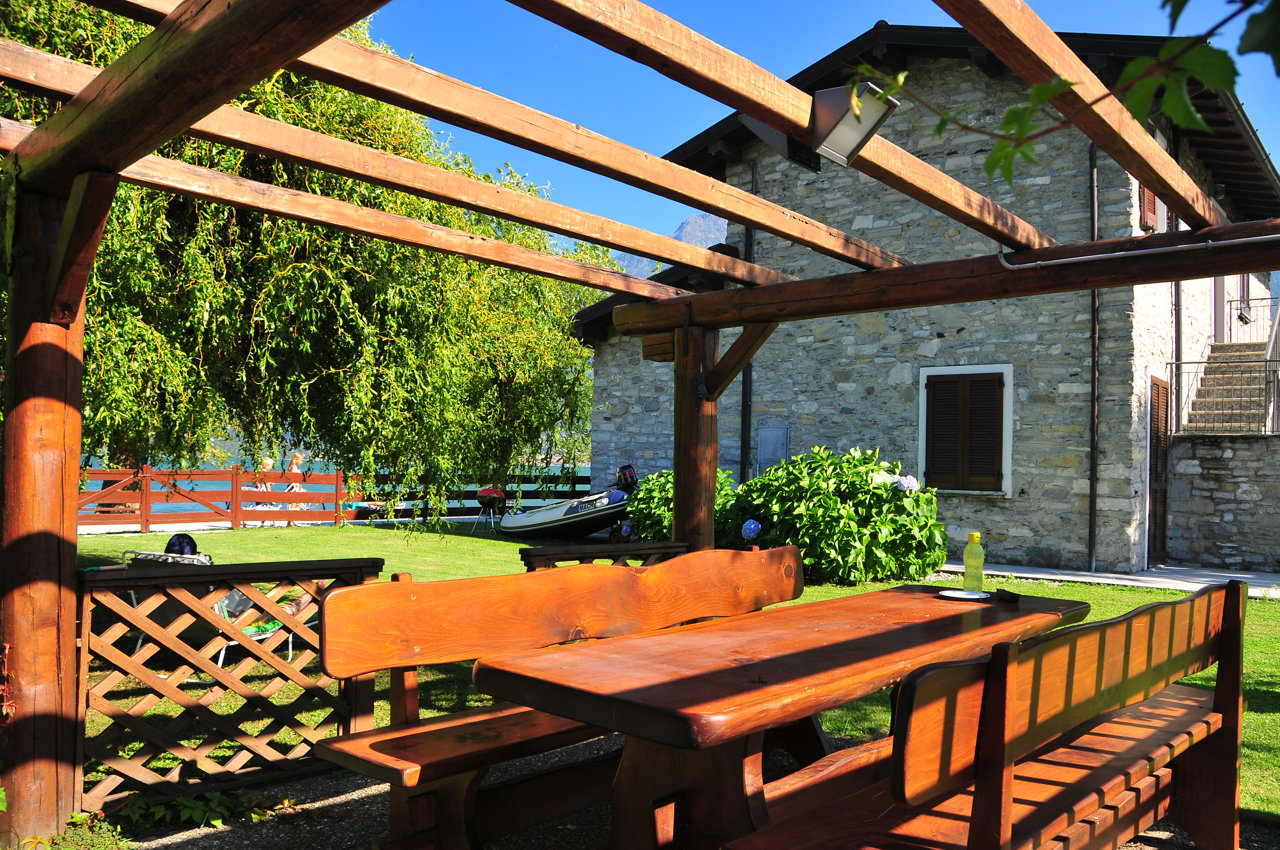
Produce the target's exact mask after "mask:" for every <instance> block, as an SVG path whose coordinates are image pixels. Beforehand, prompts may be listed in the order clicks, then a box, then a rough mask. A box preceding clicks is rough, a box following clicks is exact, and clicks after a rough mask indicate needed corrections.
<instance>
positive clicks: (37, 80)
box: [0, 39, 793, 297]
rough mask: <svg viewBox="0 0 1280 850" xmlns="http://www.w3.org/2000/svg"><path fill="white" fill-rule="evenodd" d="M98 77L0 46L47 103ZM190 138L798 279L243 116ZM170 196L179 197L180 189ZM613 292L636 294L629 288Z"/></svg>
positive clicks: (725, 272) (762, 275) (697, 262)
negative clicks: (50, 98)
mask: <svg viewBox="0 0 1280 850" xmlns="http://www.w3.org/2000/svg"><path fill="white" fill-rule="evenodd" d="M97 74H98V69H96V68H93V67H91V66H89V65H84V64H81V63H79V62H74V61H72V60H70V59H64V58H62V57H60V56H54V55H52V54H49V53H44V52H42V51H39V50H34V49H32V48H30V47H27V46H26V45H22V44H18V43H16V42H12V41H8V40H6V39H0V79H6V80H8V81H9V82H11V83H13V84H15V85H19V86H22V87H24V88H28V89H31V90H33V91H36V92H38V93H40V94H43V95H46V96H50V97H56V98H63V97H68V98H69V97H74V96H75V95H76V94H77V93H79V92H80V91H81V90H82V89H83V88H85V87H86V86H88V85H89V83H90V82H91V81H92V80H93V78H94V77H95V76H97ZM187 134H188V135H191V136H195V137H198V138H202V139H207V140H208V141H211V142H218V143H220V144H224V145H230V146H232V147H238V148H242V149H244V150H248V151H253V152H254V153H258V154H261V155H263V156H267V157H271V158H274V159H280V160H287V161H289V162H294V163H297V164H299V165H304V166H308V167H311V168H319V169H322V170H324V171H328V172H330V173H333V174H338V175H341V176H344V177H350V178H352V179H354V180H362V181H364V182H366V183H373V184H375V185H379V186H384V187H386V188H388V189H395V190H398V191H402V192H409V193H411V194H415V195H419V196H421V197H424V198H429V199H431V200H434V201H442V202H444V203H448V204H453V205H455V206H460V207H464V208H466V209H470V210H476V211H478V212H483V213H486V214H489V215H494V216H498V217H500V218H505V219H509V220H511V221H517V222H520V223H522V224H528V225H532V226H534V227H541V228H545V229H547V230H552V231H555V232H556V233H561V234H564V235H566V236H572V237H575V238H579V239H585V240H587V241H589V242H595V243H597V244H600V245H604V246H606V247H609V248H617V249H619V250H623V251H629V252H631V253H633V254H639V255H640V256H643V257H649V258H651V259H655V260H661V261H663V262H670V263H674V264H677V265H684V266H689V267H690V268H695V269H699V270H701V271H704V272H707V273H709V274H711V275H714V276H716V277H719V278H724V279H727V280H731V281H734V282H735V283H741V284H744V285H747V286H755V285H759V284H765V283H783V282H785V281H788V280H792V279H793V278H792V277H791V276H790V275H785V274H782V273H780V272H775V271H773V270H772V269H766V268H764V267H763V266H758V265H756V264H754V263H747V262H743V261H742V260H739V259H736V258H734V257H730V256H726V255H725V254H721V253H717V252H715V251H709V250H707V249H705V248H699V247H698V246H696V245H690V244H689V243H687V242H681V241H680V240H678V239H672V238H671V237H669V236H659V235H657V234H654V233H650V232H649V231H647V230H644V229H643V228H639V227H634V226H632V225H629V224H624V223H622V222H618V221H610V220H609V219H607V218H604V217H603V216H598V215H592V214H591V213H588V212H584V211H581V210H577V209H574V208H573V207H567V206H564V205H562V204H557V203H553V202H552V201H549V200H547V199H545V198H540V197H538V196H536V195H529V194H526V193H524V192H517V191H515V190H512V189H507V188H505V187H502V186H498V185H495V184H493V183H488V182H485V181H484V180H477V179H475V178H473V177H467V176H465V175H462V174H459V173H457V172H453V171H449V170H447V169H444V168H438V167H436V166H433V165H428V164H426V163H422V162H417V161H415V160H411V159H407V158H405V157H402V156H396V155H395V154H389V153H385V152H383V151H378V150H371V149H370V148H367V147H364V146H363V145H359V144H356V143H355V142H348V141H346V140H344V139H335V138H332V137H330V136H326V135H325V134H323V133H319V132H316V131H314V130H307V129H305V128H303V127H294V126H293V125H291V124H286V123H284V122H283V121H276V120H273V119H271V118H266V117H264V116H261V115H257V114H254V113H252V112H246V111H244V110H243V109H236V108H234V107H230V106H222V107H219V108H218V109H216V110H214V111H213V113H211V114H210V115H209V116H207V117H205V118H202V119H200V120H199V121H197V122H196V123H195V124H193V125H191V128H190V129H189V130H188V131H187ZM153 188H164V187H160V186H156V187H153ZM167 190H168V191H172V192H177V193H179V194H181V193H182V192H181V190H180V189H178V188H168V189H167ZM420 247H431V246H429V245H422V246H420ZM588 285H594V284H588ZM613 291H619V292H621V291H633V292H634V291H635V290H634V288H629V289H627V290H622V289H615V290H613ZM637 294H638V293H637ZM646 297H658V296H657V295H649V296H646Z"/></svg>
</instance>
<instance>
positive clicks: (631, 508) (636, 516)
mask: <svg viewBox="0 0 1280 850" xmlns="http://www.w3.org/2000/svg"><path fill="white" fill-rule="evenodd" d="M733 499H734V491H733V475H732V474H730V473H729V471H728V470H725V469H719V470H716V520H717V523H716V539H717V540H719V539H720V538H721V537H722V536H723V535H721V533H720V527H719V526H720V523H719V518H720V517H721V516H722V515H724V513H725V511H726V510H727V509H728V508H729V507H730V505H731V504H732V502H733ZM674 504H675V476H674V474H673V473H672V471H671V470H669V469H664V470H662V471H661V472H655V473H653V474H652V475H646V476H645V477H644V478H641V479H640V482H639V486H638V487H637V488H636V490H635V492H633V493H632V494H631V495H629V496H627V518H628V519H629V520H630V522H631V536H632V537H635V538H637V539H639V540H670V539H671V535H672V521H673V517H672V515H673V512H674ZM726 528H727V526H726Z"/></svg>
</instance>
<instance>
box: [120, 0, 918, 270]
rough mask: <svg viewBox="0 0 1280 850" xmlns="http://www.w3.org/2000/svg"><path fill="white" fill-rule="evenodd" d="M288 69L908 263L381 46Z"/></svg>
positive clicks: (755, 219) (792, 232) (855, 253)
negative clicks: (392, 53) (404, 57)
mask: <svg viewBox="0 0 1280 850" xmlns="http://www.w3.org/2000/svg"><path fill="white" fill-rule="evenodd" d="M102 5H103V6H104V8H111V9H113V10H120V11H122V12H124V11H127V13H128V14H131V15H133V14H137V15H138V16H139V18H140V19H143V20H145V19H147V18H149V17H153V16H154V15H155V13H156V11H157V10H159V9H163V8H165V7H167V6H169V5H172V4H171V3H170V2H169V0H145V3H144V2H143V0H137V2H135V0H111V2H109V3H103V4H102ZM288 67H289V68H290V69H291V70H294V71H296V72H298V73H300V74H304V75H306V76H309V77H312V78H314V79H317V80H321V81H323V82H326V83H330V84H332V85H336V86H339V87H341V88H344V89H347V90H348V91H352V92H356V93H357V94H362V95H365V96H366V97H371V98H373V99H375V100H380V101H382V102H384V103H389V104H391V105H393V106H398V107H400V108H401V109H407V110H409V111H411V112H417V113H419V114H421V115H425V116H427V117H429V118H438V119H440V120H442V121H447V122H449V123H450V124H454V125H456V126H458V127H462V128H463V129H466V130H472V131H474V132H477V133H481V134H483V135H486V136H490V137H492V138H495V139H498V140H500V141H504V142H508V143H510V144H513V145H516V146H517V147H521V148H524V149H525V150H530V151H534V152H536V153H540V154H543V155H544V156H548V157H551V158H552V159H557V160H560V161H562V162H567V163H569V164H571V165H575V166H578V167H580V168H584V169H586V170H588V171H592V172H595V173H597V174H601V175H603V176H605V177H609V178H612V179H614V180H617V181H619V182H621V183H626V184H628V185H630V186H635V187H636V188H639V189H643V190H645V191H647V192H653V193H654V194H656V195H661V196H662V197H664V198H669V199H670V200H673V201H679V202H680V203H683V204H688V205H689V206H691V207H694V208H695V209H700V210H703V211H704V212H709V213H713V214H714V215H719V216H723V217H725V218H727V219H729V220H731V221H735V222H738V223H739V224H743V225H746V226H749V227H756V228H759V229H761V230H765V231H768V232H770V233H774V234H776V235H778V236H781V237H782V238H784V239H789V240H791V241H793V242H795V243H796V244H799V245H804V246H806V247H808V248H812V249H813V250H815V251H818V252H819V253H822V254H826V255H828V256H831V257H835V258H837V259H840V260H843V261H845V262H847V263H851V264H852V265H855V266H859V267H861V268H886V267H890V266H899V265H903V263H904V261H903V260H902V259H901V258H900V257H897V256H895V255H894V254H892V253H890V252H888V251H885V250H883V249H881V248H878V247H876V246H875V245H872V244H870V243H868V242H866V241H864V240H862V239H858V238H857V237H856V236H851V235H849V234H847V233H843V232H841V231H840V230H837V229H836V228H834V227H831V226H829V225H826V224H823V223H821V222H819V221H815V220H814V219H811V218H809V217H807V216H802V215H799V214H798V213H795V212H792V211H791V210H788V209H786V208H785V207H781V206H779V205H777V204H774V203H771V202H769V201H766V200H764V199H763V198H759V197H756V196H755V195H752V194H751V193H749V192H743V191H742V190H740V189H736V188H734V187H733V186H729V185H728V184H726V183H722V182H721V181H719V180H715V179H712V178H710V177H707V176H705V175H703V174H699V173H698V172H696V171H692V170H690V169H688V168H684V167H682V166H679V165H676V164H675V163H673V162H668V161H667V160H665V159H662V158H661V157H656V156H653V155H652V154H649V153H646V152H644V151H642V150H639V149H637V148H633V147H630V146H629V145H625V144H622V143H621V142H617V141H614V140H613V139H610V138H608V137H606V136H602V135H600V134H599V133H593V132H592V131H590V130H587V129H586V128H584V127H581V126H579V125H577V124H574V123H572V122H569V121H564V120H562V119H559V118H556V117H554V116H551V115H547V114H546V113H544V112H539V111H538V110H536V109H532V108H530V107H528V106H525V105H524V104H521V103H517V102H515V101H513V100H508V99H507V98H505V97H501V96H499V95H496V94H493V93H492V92H488V91H485V90H484V89H482V88H479V87H477V86H473V85H470V84H468V83H464V82H462V81H461V80H455V79H453V78H452V77H448V76H446V75H444V74H441V73H438V72H436V71H432V70H430V69H428V68H424V67H422V66H421V65H415V64H414V63H413V62H410V61H408V60H406V59H401V58H400V57H397V56H392V55H390V54H387V53H382V52H380V51H377V50H373V49H371V48H368V47H365V46H363V45H360V44H356V43H355V42H353V41H350V40H348V39H345V38H333V39H330V40H329V41H327V42H325V43H324V44H322V45H320V46H319V47H317V48H316V49H314V50H312V51H309V52H308V53H306V54H304V55H302V56H300V57H299V58H298V59H297V60H296V61H294V62H291V63H289V65H288Z"/></svg>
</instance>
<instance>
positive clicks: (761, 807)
mask: <svg viewBox="0 0 1280 850" xmlns="http://www.w3.org/2000/svg"><path fill="white" fill-rule="evenodd" d="M1011 596H1012V595H1011ZM1088 611H1089V606H1088V604H1086V603H1083V602H1074V601H1068V600H1060V599H1047V598H1041V597H1032V596H1020V597H1013V598H1012V599H1008V600H1005V599H997V598H996V597H995V596H993V597H992V598H990V599H988V600H984V601H970V600H958V599H950V598H944V597H942V596H940V595H939V589H938V588H936V587H925V586H904V587H898V588H894V589H891V590H882V591H875V592H871V593H865V594H860V595H856V596H847V597H842V598H839V599H831V600H824V601H820V602H811V603H805V604H800V605H789V606H782V607H776V608H771V609H768V610H765V611H760V612H756V613H751V614H743V615H739V616H734V617H727V618H724V619H720V620H713V621H707V622H702V623H695V624H691V625H687V626H681V627H678V628H675V629H669V630H665V631H661V632H650V633H646V634H638V635H632V636H625V637H618V638H611V639H610V640H607V641H599V642H593V643H580V644H570V645H564V646H557V647H550V648H547V649H541V650H534V651H529V652H519V653H513V654H508V655H498V656H491V657H486V658H481V659H479V660H478V661H477V662H476V665H475V672H474V677H475V684H476V688H477V689H478V690H480V691H482V692H484V693H488V694H492V695H494V696H497V697H501V698H503V699H507V700H510V701H512V702H516V703H520V704H522V705H527V706H532V707H534V708H539V709H542V710H544V711H547V712H551V713H553V714H558V715H561V716H564V717H570V718H573V719H575V720H580V721H583V722H586V723H591V724H594V725H596V726H600V727H602V728H606V729H611V730H615V731H618V732H623V733H626V735H627V740H626V744H625V746H624V750H623V757H622V762H621V765H620V766H619V769H618V774H617V776H616V778H615V780H614V788H613V805H614V822H613V840H612V843H613V846H614V847H615V848H629V847H645V848H649V847H655V846H681V847H719V846H720V845H721V844H722V843H723V842H725V841H727V840H730V839H733V838H736V837H738V836H741V835H745V834H747V833H749V832H751V831H753V830H755V829H759V828H760V827H762V826H766V825H768V824H769V823H770V822H771V818H770V811H769V809H770V806H769V801H768V793H767V789H766V787H765V783H764V781H763V777H762V775H761V755H762V750H763V744H764V733H765V732H766V731H768V730H774V729H780V728H782V727H786V726H790V725H793V724H797V723H801V722H803V721H805V720H806V719H807V718H812V717H814V716H815V715H817V714H818V713H819V712H822V711H825V710H827V709H829V708H835V707H836V706H839V705H843V704H845V703H847V702H850V701H852V700H855V699H857V698H859V697H862V696H866V695H868V694H871V693H874V692H876V691H878V690H880V689H882V688H885V687H888V686H890V685H893V684H894V683H896V682H898V681H899V680H900V679H902V678H903V677H904V676H905V675H906V674H907V673H908V672H910V671H911V670H914V669H915V668H917V667H920V666H922V665H924V664H929V663H933V662H937V661H953V660H962V659H970V658H976V657H980V656H982V655H985V654H986V653H988V652H990V650H991V647H992V646H993V645H994V644H996V643H999V642H1001V641H1018V640H1021V639H1023V638H1026V637H1030V636H1032V635H1035V634H1039V633H1041V632H1046V631H1049V630H1050V629H1052V628H1054V627H1056V626H1059V625H1066V624H1068V623H1074V622H1078V621H1080V620H1083V619H1084V617H1085V616H1086V615H1087V614H1088Z"/></svg>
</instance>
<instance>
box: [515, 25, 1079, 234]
mask: <svg viewBox="0 0 1280 850" xmlns="http://www.w3.org/2000/svg"><path fill="white" fill-rule="evenodd" d="M511 2H513V3H514V4H515V5H517V6H520V7H522V8H524V9H528V10H529V11H530V12H533V13H534V14H536V15H540V16H541V17H544V18H546V19H547V20H549V21H552V22H554V23H557V24H560V25H561V26H563V27H565V28H566V29H570V30H572V31H574V32H577V33H580V34H582V35H584V36H586V37H587V38H590V39H591V40H592V41H595V42H596V43H597V44H600V45H601V46H603V47H607V48H609V49H610V50H613V51H614V52H616V53H620V54H622V55H623V56H626V57H628V58H630V59H635V60H636V61H638V62H643V63H644V64H646V65H648V66H649V67H651V68H653V69H654V70H656V71H658V72H660V73H662V74H665V75H666V76H668V77H670V78H671V79H673V80H675V81H677V82H679V83H683V84H684V85H686V86H688V87H690V88H692V89H694V90H695V91H700V92H702V93H703V94H705V95H708V96H709V97H713V98H715V99H716V100H719V101H720V102H721V103H724V104H725V105H727V106H731V107H733V108H734V109H737V110H738V111H739V112H741V113H743V114H744V115H749V116H751V117H752V118H756V119H758V120H760V121H762V122H764V123H765V124H768V125H769V126H771V127H773V128H775V129H777V130H780V131H781V132H783V133H786V134H787V135H788V136H791V137H792V138H794V139H796V140H798V141H800V142H802V143H804V144H805V145H808V144H809V143H810V142H811V141H812V129H811V128H810V126H809V121H810V113H811V112H812V109H813V97H812V96H811V95H809V93H808V92H805V91H802V90H800V89H798V88H796V87H795V86H793V85H791V84H790V83H788V82H787V81H785V80H783V79H780V78H779V77H776V76H774V75H773V74H770V73H769V72H768V71H766V70H764V69H763V68H761V67H760V66H758V65H756V64H754V63H752V62H749V61H747V60H746V59H744V58H743V57H741V56H739V55H738V54H736V53H734V52H733V51H731V50H728V49H727V48H725V47H722V46H720V45H718V44H716V43H715V42H713V41H710V40H709V39H706V38H704V37H702V36H701V35H699V34H698V33H696V32H694V31H693V30H691V29H689V28H688V27H686V26H684V25H683V24H681V23H679V22H678V21H675V20H672V19H671V18H670V17H668V16H667V15H664V14H662V13H661V12H658V11H657V10H655V9H652V8H650V7H648V6H645V5H643V4H641V3H625V4H623V3H618V2H616V0H511ZM851 167H852V168H854V169H856V170H858V171H861V172H863V173H864V174H866V175H868V176H869V177H872V178H874V179H875V180H877V181H879V182H881V183H883V184H884V185H886V186H889V187H890V188H893V189H897V190H898V191H899V192H902V193H903V194H904V195H907V196H908V197H910V198H914V199H915V200H917V201H920V202H921V203H923V204H924V205H925V206H927V207H930V208H931V209H934V210H936V211H938V212H940V213H942V214H943V215H945V216H947V217H949V218H951V219H954V220H955V221H958V222H960V223H961V224H963V225H965V226H966V227H969V228H972V229H973V230H976V231H977V232H978V233H981V234H983V235H984V236H989V237H991V238H992V239H994V240H996V241H997V242H999V243H1000V244H1002V245H1005V246H1006V247H1009V248H1045V247H1048V246H1049V245H1052V244H1054V241H1053V240H1052V239H1050V238H1049V237H1047V236H1045V235H1044V234H1043V233H1041V232H1040V231H1039V230H1037V229H1036V228H1035V227H1034V226H1033V225H1031V224H1029V223H1027V222H1026V221H1023V220H1022V219H1021V218H1019V217H1018V216H1016V215H1014V214H1013V213H1011V212H1009V211H1008V210H1006V209H1005V208H1004V207H1002V206H1000V205H999V204H997V203H995V202H994V201H992V200H991V199H989V198H987V197H985V196H983V195H982V194H981V193H979V192H975V191H974V190H973V189H970V188H969V187H968V186H966V185H964V184H963V183H961V182H960V181H959V180H956V179H955V178H954V177H951V176H949V175H948V174H946V173H945V172H942V171H939V170H938V169H936V168H934V167H933V166H931V165H929V164H928V163H926V162H924V161H923V160H921V159H919V158H917V157H915V156H913V155H912V154H910V153H908V152H907V151H905V150H903V149H902V148H900V147H898V146H897V145H895V144H894V143H893V142H891V141H889V140H888V139H885V138H882V137H880V136H873V137H872V138H871V139H870V141H868V142H867V144H866V146H865V147H864V148H863V149H862V150H861V152H859V154H858V156H857V158H856V159H855V160H854V161H853V163H852V164H851Z"/></svg>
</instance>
